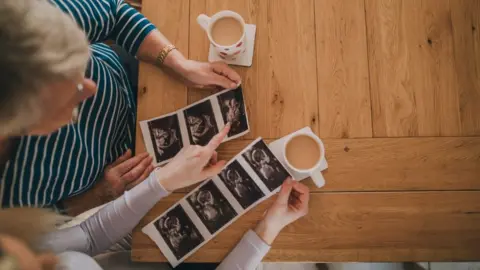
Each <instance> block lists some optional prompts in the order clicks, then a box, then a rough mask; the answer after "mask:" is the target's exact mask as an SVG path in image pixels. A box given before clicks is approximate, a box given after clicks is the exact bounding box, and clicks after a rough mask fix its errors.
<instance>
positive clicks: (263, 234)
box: [255, 220, 282, 246]
mask: <svg viewBox="0 0 480 270" xmlns="http://www.w3.org/2000/svg"><path fill="white" fill-rule="evenodd" d="M281 230H282V228H281V227H279V226H275V225H272V224H269V223H267V222H266V221H265V220H262V221H260V223H258V225H257V227H256V228H255V233H256V234H257V235H258V236H259V237H260V238H261V239H262V240H263V241H264V242H265V243H266V244H267V245H269V246H271V245H272V243H273V241H275V238H277V236H278V235H279V234H280V231H281Z"/></svg>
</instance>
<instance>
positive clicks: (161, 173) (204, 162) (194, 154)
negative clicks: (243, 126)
mask: <svg viewBox="0 0 480 270" xmlns="http://www.w3.org/2000/svg"><path fill="white" fill-rule="evenodd" d="M229 131H230V124H227V125H226V126H225V128H224V129H223V130H222V131H220V133H218V134H217V135H216V136H215V137H213V138H212V140H211V141H210V142H209V143H208V144H207V145H206V146H198V145H191V146H187V147H184V148H183V149H182V150H181V151H180V153H178V154H177V155H176V156H175V157H174V158H173V160H172V161H170V163H168V164H167V165H165V167H163V168H161V169H160V170H157V171H156V174H157V178H158V179H159V181H160V184H161V185H162V186H163V187H164V188H165V189H166V190H167V191H169V192H172V191H174V190H176V189H179V188H183V187H186V186H190V185H193V184H195V183H198V182H200V181H203V180H205V179H207V178H210V177H212V176H214V175H217V174H218V173H220V171H221V170H222V169H223V167H224V166H225V164H226V161H224V160H222V161H218V160H217V152H216V149H217V148H218V146H219V145H220V144H221V143H222V141H223V139H224V138H225V137H226V136H227V134H228V132H229Z"/></svg>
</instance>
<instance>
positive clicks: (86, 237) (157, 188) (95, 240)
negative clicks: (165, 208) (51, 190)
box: [42, 172, 169, 256]
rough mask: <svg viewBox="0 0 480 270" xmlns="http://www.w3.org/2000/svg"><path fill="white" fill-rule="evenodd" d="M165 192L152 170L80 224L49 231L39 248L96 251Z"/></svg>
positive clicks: (114, 239) (121, 234) (132, 223)
mask: <svg viewBox="0 0 480 270" xmlns="http://www.w3.org/2000/svg"><path fill="white" fill-rule="evenodd" d="M168 194H169V192H168V191H166V190H165V188H163V187H162V185H161V184H160V182H159V180H158V179H157V177H156V175H155V172H152V173H151V174H150V176H149V177H148V179H147V180H145V181H144V182H142V183H141V184H140V185H138V186H137V187H135V188H134V189H132V190H130V191H127V192H125V194H124V195H123V196H121V197H120V198H118V199H116V200H115V201H113V202H110V203H109V204H107V205H106V206H105V207H103V208H102V209H100V210H99V211H98V212H97V213H96V214H94V215H93V216H91V217H90V218H88V219H87V220H86V221H85V222H83V223H81V224H80V225H77V226H74V227H70V228H67V229H63V230H58V231H55V232H53V233H50V234H48V235H47V236H46V237H45V239H44V241H42V243H43V245H42V248H45V249H48V250H51V251H53V252H55V253H61V252H65V251H78V252H82V253H85V254H88V255H92V256H93V255H96V254H98V253H99V252H101V251H103V250H105V249H107V248H109V247H110V246H111V245H112V244H114V243H116V242H118V241H120V240H121V239H122V238H123V237H125V235H127V234H128V233H129V232H130V231H131V230H132V229H133V228H134V227H135V225H137V224H138V222H139V221H140V219H141V218H142V217H143V216H144V215H145V214H146V213H147V212H148V211H149V210H150V209H151V208H152V207H153V206H154V205H155V204H156V203H157V202H158V201H159V200H160V199H162V198H163V197H165V196H167V195H168Z"/></svg>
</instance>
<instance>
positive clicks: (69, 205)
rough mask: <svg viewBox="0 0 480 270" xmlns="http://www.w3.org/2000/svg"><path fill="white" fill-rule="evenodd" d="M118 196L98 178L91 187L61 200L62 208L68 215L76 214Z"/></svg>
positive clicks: (73, 215)
mask: <svg viewBox="0 0 480 270" xmlns="http://www.w3.org/2000/svg"><path fill="white" fill-rule="evenodd" d="M117 197H118V196H115V195H114V193H113V192H111V191H110V189H109V187H108V185H107V183H106V182H105V181H103V179H102V180H100V181H99V182H98V183H97V184H95V185H94V186H93V188H92V189H90V190H88V191H86V192H84V193H82V194H79V195H77V196H75V197H71V198H68V199H65V200H63V201H62V204H63V208H64V209H65V211H66V213H67V215H68V216H72V217H75V216H78V215H80V214H82V213H84V212H86V211H88V210H90V209H93V208H95V207H97V206H100V205H103V204H106V203H108V202H110V201H113V200H114V199H115V198H117Z"/></svg>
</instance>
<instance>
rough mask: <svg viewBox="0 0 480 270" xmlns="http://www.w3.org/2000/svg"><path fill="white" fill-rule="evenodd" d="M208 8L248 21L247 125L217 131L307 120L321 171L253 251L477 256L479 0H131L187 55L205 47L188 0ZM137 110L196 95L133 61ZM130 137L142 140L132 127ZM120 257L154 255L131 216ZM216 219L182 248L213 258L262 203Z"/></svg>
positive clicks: (368, 257)
mask: <svg viewBox="0 0 480 270" xmlns="http://www.w3.org/2000/svg"><path fill="white" fill-rule="evenodd" d="M222 9H231V10H234V11H236V12H238V13H240V14H241V15H242V16H243V17H244V18H245V20H246V21H247V23H254V24H256V25H257V39H256V44H255V55H254V61H253V66H252V67H251V68H239V67H235V69H236V70H237V71H238V72H239V73H240V74H241V76H242V78H243V85H244V91H245V96H246V102H247V106H248V114H249V116H250V123H251V133H250V134H248V135H247V136H245V137H244V138H242V139H240V140H235V141H233V142H229V143H226V144H224V145H223V146H222V147H221V149H220V152H221V156H222V157H223V158H226V159H229V158H231V157H232V156H234V155H235V154H236V153H238V152H239V151H240V150H241V149H242V148H243V147H244V146H246V145H247V144H248V143H249V142H250V141H251V140H252V139H254V138H256V137H258V136H262V137H263V138H265V139H269V140H271V139H276V138H279V137H282V136H284V135H286V134H288V133H290V132H293V131H295V130H297V129H299V128H302V127H304V126H310V127H311V128H312V129H313V130H314V131H315V132H316V133H317V134H318V135H319V136H320V137H321V138H322V139H323V140H324V142H325V145H326V153H327V159H328V162H329V165H330V168H329V170H328V172H327V173H326V175H325V178H326V181H327V184H326V186H325V187H324V188H322V189H316V188H315V187H314V186H313V184H312V182H311V180H306V181H305V182H306V183H307V184H308V185H309V186H310V187H311V189H312V196H311V205H310V213H309V215H308V216H307V217H306V218H304V219H302V220H300V221H298V222H296V223H294V224H292V225H291V226H288V227H287V228H285V230H284V231H283V232H282V234H281V235H280V236H279V237H278V239H277V240H276V241H275V243H274V245H273V247H272V250H271V251H270V253H269V254H268V255H267V257H266V258H265V261H449V260H479V259H480V137H479V136H480V16H478V14H480V1H477V0H455V1H451V0H450V1H449V0H403V1H401V0H190V1H189V0H144V1H143V12H144V14H145V15H146V16H147V17H148V18H149V19H150V20H151V21H152V22H153V23H155V24H156V25H157V26H158V27H159V28H160V29H161V30H162V32H163V33H165V34H166V36H167V37H168V38H170V39H171V41H172V42H174V43H175V44H176V45H177V46H178V48H180V50H181V51H182V52H183V53H184V54H185V55H188V56H189V58H191V59H196V60H200V61H206V59H207V50H208V41H207V38H206V36H205V33H204V32H203V31H202V30H201V29H200V27H199V26H198V25H197V23H196V17H197V15H198V14H200V13H206V14H210V15H211V14H213V13H215V12H217V11H219V10H222ZM140 68H141V69H140V81H139V84H140V87H139V99H138V120H144V119H148V118H151V117H154V116H158V115H161V114H164V113H168V112H171V111H173V110H176V109H178V108H181V107H183V106H185V105H187V104H189V103H192V102H194V101H196V100H199V99H200V98H203V97H205V96H207V95H209V94H210V93H209V92H205V91H203V92H202V91H199V90H194V89H187V88H185V87H184V86H183V85H182V84H181V83H179V82H176V81H174V80H173V79H171V78H169V77H167V76H166V75H165V74H163V73H162V72H161V71H159V70H158V69H156V68H154V67H152V66H149V65H146V64H142V65H141V67H140ZM137 149H139V150H140V151H142V149H144V144H143V140H142V137H141V134H140V131H138V132H137ZM186 192H188V190H183V191H181V192H179V193H175V194H173V195H172V196H170V197H169V198H167V199H166V200H164V201H162V202H161V203H159V204H158V205H157V206H156V207H155V208H154V209H153V210H152V211H150V213H149V214H148V215H147V216H146V217H145V218H144V219H143V220H142V222H141V223H140V224H139V226H138V227H137V228H136V230H135V232H134V235H133V255H132V257H133V259H134V260H136V261H164V260H165V258H164V257H163V255H162V254H161V252H160V251H159V250H158V249H157V248H156V246H155V244H154V243H153V242H152V241H150V239H149V238H148V237H147V236H145V235H143V234H142V233H141V232H140V228H141V227H143V226H144V225H145V224H147V223H148V222H150V221H151V220H152V219H153V218H155V217H157V216H158V215H159V214H161V213H162V212H163V211H164V210H165V209H166V208H168V207H169V206H171V205H172V204H173V203H175V202H176V201H177V200H178V199H180V198H181V197H183V196H184V195H185V193H186ZM270 203H271V201H267V202H265V203H263V204H261V205H260V206H258V207H256V208H255V209H254V210H252V211H250V212H249V213H247V214H246V215H244V216H243V217H242V218H240V219H239V220H238V221H237V222H235V224H233V225H232V226H230V227H229V228H227V229H226V230H225V231H223V232H222V233H220V234H219V235H218V236H217V237H216V238H215V239H213V240H212V241H210V242H209V243H208V244H207V245H206V246H204V247H203V248H201V249H200V250H199V251H198V252H197V253H196V254H195V255H193V256H192V257H191V258H190V259H189V260H188V261H192V262H193V261H195V262H214V261H220V260H221V259H222V258H223V257H224V256H225V255H226V254H227V253H228V252H229V250H231V248H232V247H233V246H234V245H235V243H236V242H237V241H238V240H239V239H240V238H241V236H242V235H243V233H244V232H245V231H246V230H247V229H249V228H252V227H253V226H254V225H255V223H256V222H257V221H258V220H259V219H260V216H261V215H262V213H263V212H264V210H265V209H266V208H267V207H268V206H269V205H270Z"/></svg>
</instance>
